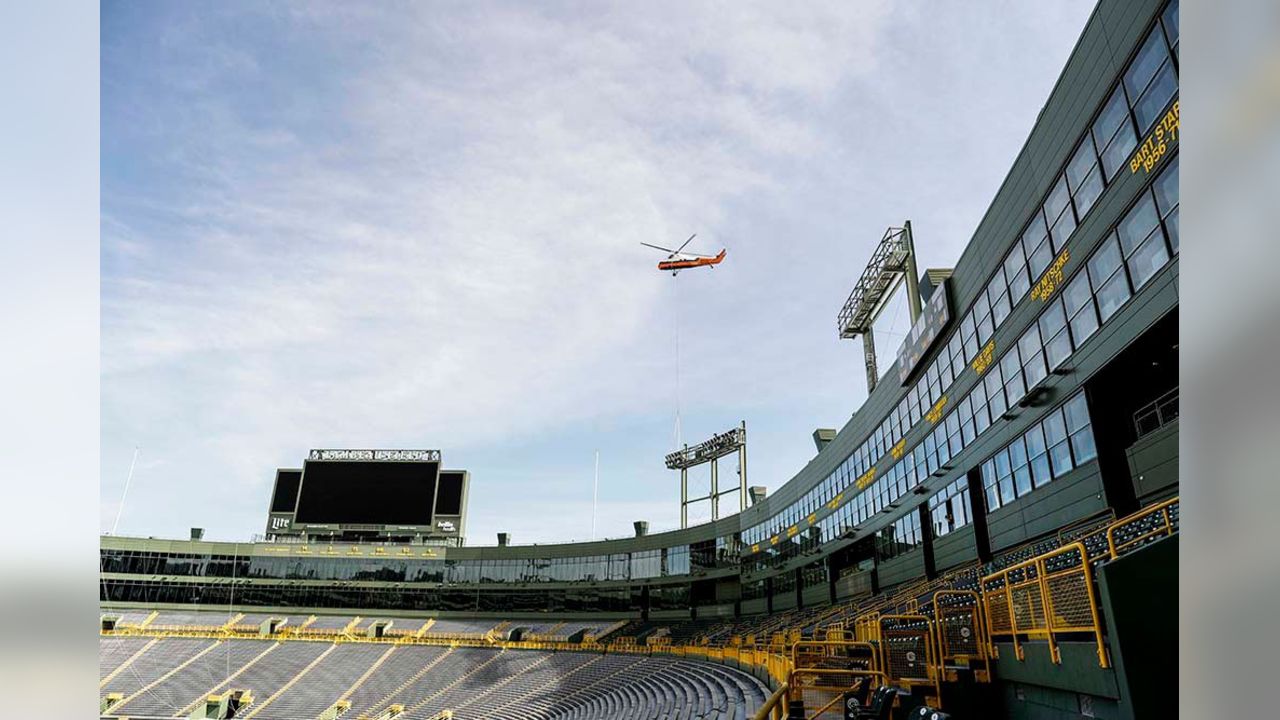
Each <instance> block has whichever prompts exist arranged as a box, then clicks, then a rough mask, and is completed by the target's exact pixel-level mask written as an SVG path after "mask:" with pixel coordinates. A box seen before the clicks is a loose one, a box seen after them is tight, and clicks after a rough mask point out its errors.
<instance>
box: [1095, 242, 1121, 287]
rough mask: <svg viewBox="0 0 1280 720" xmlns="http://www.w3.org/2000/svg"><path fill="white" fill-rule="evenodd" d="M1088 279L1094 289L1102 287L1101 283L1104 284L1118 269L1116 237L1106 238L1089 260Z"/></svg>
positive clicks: (1118, 252) (1118, 250) (1118, 248)
mask: <svg viewBox="0 0 1280 720" xmlns="http://www.w3.org/2000/svg"><path fill="white" fill-rule="evenodd" d="M1088 264H1089V278H1090V279H1091V280H1092V281H1093V286H1094V287H1096V288H1100V287H1102V283H1104V282H1106V281H1107V279H1108V278H1110V277H1111V274H1112V273H1114V272H1115V271H1116V269H1118V268H1119V267H1120V246H1119V244H1118V243H1117V242H1116V236H1115V234H1114V233H1113V234H1112V235H1111V237H1109V238H1107V239H1106V240H1105V241H1104V242H1103V245H1102V247H1100V248H1098V250H1097V251H1096V252H1094V253H1093V257H1091V258H1089V263H1088Z"/></svg>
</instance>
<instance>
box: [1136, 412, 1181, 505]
mask: <svg viewBox="0 0 1280 720" xmlns="http://www.w3.org/2000/svg"><path fill="white" fill-rule="evenodd" d="M1126 454H1127V455H1128V458H1129V476H1130V477H1132V478H1133V487H1134V491H1135V493H1136V494H1137V496H1138V497H1139V498H1155V497H1160V496H1162V495H1172V494H1173V493H1174V492H1176V486H1177V485H1178V422H1177V421H1176V420H1175V421H1173V422H1172V423H1170V424H1168V425H1165V426H1164V427H1162V428H1160V429H1159V430H1156V431H1154V432H1151V433H1149V434H1147V435H1144V436H1142V437H1140V438H1138V441H1137V442H1136V443H1134V444H1133V445H1132V446H1131V447H1130V448H1129V451H1128V452H1127V453H1126Z"/></svg>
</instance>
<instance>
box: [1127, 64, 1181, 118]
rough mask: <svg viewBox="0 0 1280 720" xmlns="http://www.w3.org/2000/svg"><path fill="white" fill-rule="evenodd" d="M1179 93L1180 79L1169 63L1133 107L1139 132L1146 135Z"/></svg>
mask: <svg viewBox="0 0 1280 720" xmlns="http://www.w3.org/2000/svg"><path fill="white" fill-rule="evenodd" d="M1177 91H1178V78H1177V76H1175V75H1174V72H1173V63H1172V62H1167V63H1165V65H1164V67H1163V68H1161V69H1160V74H1158V75H1156V79H1155V82H1153V83H1151V87H1149V88H1147V91H1146V92H1145V93H1144V94H1143V95H1142V97H1140V98H1138V102H1137V103H1136V104H1134V106H1133V116H1134V119H1135V120H1137V121H1138V132H1140V133H1145V132H1146V131H1147V130H1148V129H1150V128H1151V126H1152V125H1153V124H1155V121H1156V120H1159V119H1160V116H1161V115H1162V114H1163V113H1164V109H1165V107H1166V106H1168V104H1169V101H1170V100H1172V99H1173V94H1174V93H1176V92H1177Z"/></svg>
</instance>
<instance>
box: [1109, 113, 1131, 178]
mask: <svg viewBox="0 0 1280 720" xmlns="http://www.w3.org/2000/svg"><path fill="white" fill-rule="evenodd" d="M1137 146H1138V136H1137V134H1136V133H1135V132H1134V130H1133V124H1132V123H1130V122H1129V120H1128V118H1126V119H1125V123H1124V125H1122V126H1121V127H1120V130H1119V131H1117V132H1116V135H1115V137H1114V138H1113V139H1112V140H1111V142H1110V143H1108V144H1107V146H1106V149H1105V150H1103V151H1102V169H1103V171H1105V173H1106V176H1107V180H1110V179H1111V178H1113V177H1115V176H1116V173H1117V172H1118V171H1119V170H1120V169H1121V168H1123V167H1125V165H1126V164H1127V163H1128V162H1129V155H1130V154H1132V153H1133V149H1134V148H1136V147H1137Z"/></svg>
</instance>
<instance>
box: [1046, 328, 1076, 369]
mask: <svg viewBox="0 0 1280 720" xmlns="http://www.w3.org/2000/svg"><path fill="white" fill-rule="evenodd" d="M1069 357H1071V336H1070V335H1069V334H1068V333H1067V331H1066V330H1062V331H1059V332H1058V334H1057V335H1054V336H1052V337H1050V338H1049V342H1047V343H1045V345H1044V359H1045V362H1046V363H1047V364H1048V366H1049V369H1050V370H1056V369H1057V367H1058V366H1059V365H1061V364H1062V362H1063V361H1064V360H1066V359H1067V358H1069Z"/></svg>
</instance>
